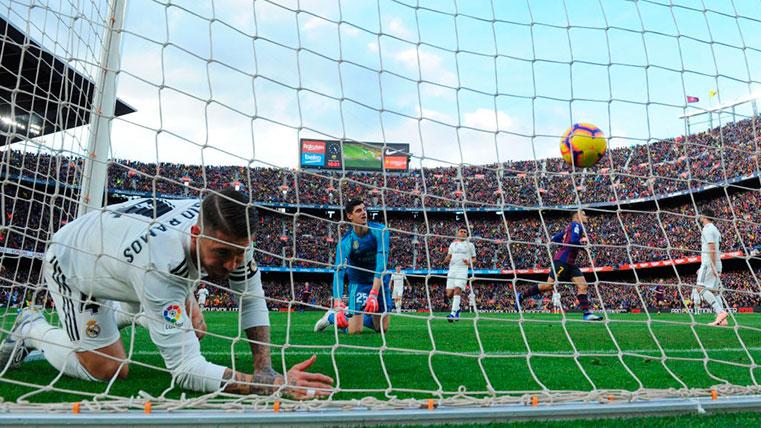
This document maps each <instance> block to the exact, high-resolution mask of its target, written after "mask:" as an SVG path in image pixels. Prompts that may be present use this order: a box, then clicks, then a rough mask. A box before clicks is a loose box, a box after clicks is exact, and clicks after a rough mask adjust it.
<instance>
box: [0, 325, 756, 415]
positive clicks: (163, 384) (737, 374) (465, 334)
mask: <svg viewBox="0 0 761 428" xmlns="http://www.w3.org/2000/svg"><path fill="white" fill-rule="evenodd" d="M320 315H321V314H320V313H317V312H304V313H298V312H297V313H291V314H287V313H276V312H273V313H272V314H271V322H272V326H273V327H272V339H273V343H275V344H276V345H285V347H284V348H281V347H275V348H273V363H274V366H275V367H276V368H278V369H280V368H282V356H283V355H284V356H285V359H286V363H287V365H289V366H290V365H292V364H294V363H296V362H299V361H302V360H304V359H306V358H308V357H309V355H310V354H311V353H316V354H318V359H317V362H316V363H315V365H314V367H313V370H315V371H319V372H323V373H326V374H328V375H330V376H331V377H333V378H335V379H337V380H338V381H339V382H340V387H341V389H344V390H346V389H349V390H351V389H364V390H368V389H369V390H373V391H370V392H364V393H360V392H341V393H338V394H337V395H336V396H335V398H336V399H348V398H359V397H362V396H367V395H371V396H375V397H377V398H381V399H382V398H384V397H386V396H396V397H398V398H408V397H415V398H429V397H437V395H436V392H435V391H437V390H438V389H439V388H441V390H443V391H449V392H454V391H457V390H458V388H464V390H465V391H467V392H469V393H472V394H474V395H481V393H483V392H484V391H486V388H487V386H486V385H487V383H486V378H487V377H488V380H489V382H490V384H491V386H492V387H493V388H494V389H496V390H498V391H505V392H509V391H536V390H540V389H542V388H543V387H546V388H549V389H551V390H583V391H588V390H591V389H593V388H595V387H596V388H605V389H626V390H636V389H638V388H639V387H640V382H641V386H644V387H646V388H680V387H683V386H685V385H686V386H688V387H710V386H713V385H716V384H720V383H722V382H723V381H726V382H729V383H733V384H739V385H750V384H752V379H751V373H750V369H749V368H748V367H745V366H743V365H749V364H751V358H752V359H754V360H755V361H758V360H760V359H761V347H759V344H761V333H759V332H757V331H754V330H752V329H747V328H740V329H737V330H735V329H733V328H711V327H707V326H702V325H699V326H695V328H694V331H693V329H691V328H690V326H689V325H679V324H675V322H688V321H689V318H688V316H687V315H679V314H664V315H658V316H653V322H652V324H651V325H650V327H649V328H648V324H647V323H646V322H644V321H645V320H646V315H644V314H622V315H612V316H611V317H612V318H611V322H610V323H608V324H607V328H606V326H605V324H602V323H584V322H581V321H580V315H579V314H569V315H568V318H569V321H568V322H567V323H566V329H565V331H567V334H566V333H565V332H564V329H563V327H562V325H561V324H560V323H559V320H560V316H559V315H526V320H525V322H524V323H523V324H519V323H518V322H517V316H516V315H506V314H482V317H481V318H480V319H479V320H478V321H477V322H474V320H473V319H472V318H469V317H468V316H467V315H465V318H464V319H462V320H461V321H460V322H458V323H455V324H449V323H448V322H447V321H446V320H445V319H444V318H443V314H438V315H437V318H435V319H432V320H429V319H428V318H427V317H426V315H414V316H404V317H397V316H394V317H393V318H392V320H391V330H390V331H389V332H388V333H387V335H386V338H385V340H386V343H385V347H386V348H385V350H384V351H383V352H380V349H381V347H382V345H383V339H382V337H381V336H380V335H379V334H376V333H365V334H362V335H357V336H348V335H345V334H339V335H338V346H337V347H332V345H334V344H335V343H336V336H335V333H334V331H332V330H329V331H325V332H322V333H313V332H312V326H313V324H314V322H315V321H316V320H317V318H318V317H319V316H320ZM237 317H238V314H237V313H231V312H228V313H225V312H207V313H206V320H207V323H208V327H209V331H210V332H212V333H215V334H218V335H223V336H236V334H237ZM710 319H711V316H710V315H704V316H700V317H698V321H700V322H701V323H705V322H708V321H710ZM737 320H738V321H739V323H740V326H741V327H753V328H755V329H759V328H761V316H759V315H756V314H741V315H737ZM9 322H10V320H9V319H6V320H5V321H4V325H6V326H7V325H8V324H9ZM288 324H290V330H289V329H288V328H287V325H288ZM429 327H430V328H429ZM6 328H7V327H6ZM130 335H131V329H130V328H128V329H125V330H124V331H123V338H124V341H125V344H126V346H127V348H128V349H129V348H130V346H132V347H133V349H134V354H133V360H134V361H135V362H139V363H144V364H149V365H152V366H158V367H163V364H162V360H161V357H160V356H159V355H158V352H157V350H156V348H155V346H154V345H153V344H152V343H151V342H150V339H149V338H148V334H147V332H146V331H145V330H143V329H137V331H136V332H135V340H134V343H131V342H130ZM695 335H697V337H698V338H699V340H700V341H701V342H702V344H703V347H705V348H706V349H707V356H708V357H709V358H710V360H708V362H704V357H705V355H704V354H703V353H702V352H701V351H699V349H700V346H699V345H698V341H697V339H696V337H695ZM738 336H739V338H740V339H742V341H743V342H744V343H745V344H746V347H745V348H743V346H742V345H741V343H740V341H739V339H738ZM479 337H480V345H482V346H483V349H481V347H480V346H479V340H478V338H479ZM612 337H615V341H616V342H617V343H618V346H620V347H621V349H622V350H623V351H625V352H627V353H628V354H626V355H623V356H619V355H618V354H617V352H616V345H615V343H614V341H613V339H612ZM569 339H570V340H569ZM656 340H657V341H658V342H660V345H661V347H660V348H659V346H658V345H657V344H656ZM434 343H435V349H436V350H437V351H440V352H435V353H432V352H430V351H432V350H433V349H434V345H433V344H434ZM526 343H527V344H528V346H529V347H530V348H531V350H532V352H533V353H535V355H532V357H531V358H530V359H527V358H526V353H527V352H526V351H527V347H526ZM573 346H575V347H576V350H577V352H578V353H579V354H580V356H579V357H578V358H573V357H572V356H573ZM230 349H231V341H230V340H229V339H226V338H220V337H213V336H208V337H206V338H205V339H204V340H203V341H202V350H203V352H204V354H205V355H206V356H207V358H208V359H209V360H210V361H212V362H215V363H218V364H224V365H228V366H229V365H230V364H231V360H232V359H231V355H230ZM234 349H235V355H234V356H235V365H236V367H237V368H238V369H240V370H243V371H250V370H251V367H252V358H251V355H250V351H249V350H248V345H247V344H245V343H238V344H236V345H235V346H234ZM659 349H662V350H663V355H664V356H666V357H668V358H662V354H661V351H660V350H659ZM482 352H483V354H481V353H482ZM453 354H454V355H453ZM590 354H593V355H590ZM331 355H334V357H335V366H336V367H337V371H336V369H334V365H333V361H332V359H331ZM480 355H483V358H479V356H480ZM677 358H679V359H677ZM384 368H385V371H386V372H387V373H388V379H387V378H386V376H385V375H384ZM529 368H530V369H529ZM582 369H583V370H584V372H585V373H586V374H587V375H588V379H587V377H585V376H584V375H583V374H582ZM627 369H628V370H627ZM756 370H757V371H756V373H755V375H756V376H757V377H758V376H761V371H758V369H756ZM629 371H631V372H632V373H633V375H632V374H630V373H629ZM532 372H533V375H532ZM57 374H58V373H57V371H56V370H54V369H53V368H52V367H51V366H49V365H48V364H47V363H46V362H45V361H35V362H30V363H26V364H25V365H24V366H23V367H21V368H20V369H18V370H15V371H10V372H7V373H6V374H5V375H4V377H3V379H13V380H18V381H23V382H29V383H34V384H37V385H39V386H45V385H52V386H54V387H55V388H56V389H58V391H49V392H43V393H40V394H36V395H33V396H31V397H28V400H29V401H32V402H41V401H62V400H65V401H75V400H81V399H88V398H91V397H88V396H85V395H81V394H67V393H62V392H61V391H60V389H65V390H73V391H85V392H88V393H95V394H97V393H108V394H110V395H114V396H122V397H130V396H135V395H137V394H138V393H139V392H140V391H146V392H148V393H150V394H153V395H161V394H162V393H164V392H165V390H166V394H167V396H168V397H178V396H179V395H180V393H182V392H184V391H180V390H179V389H177V388H169V385H170V380H171V378H170V376H169V374H167V373H165V372H162V371H158V370H156V369H152V368H149V367H145V366H140V365H138V364H133V365H132V366H131V367H130V375H129V378H128V379H127V380H124V381H118V382H115V383H114V384H113V385H112V386H111V387H110V389H109V388H108V385H107V383H91V382H85V381H79V380H73V379H68V378H65V377H64V378H60V379H56V377H57ZM39 386H38V387H29V386H19V385H12V384H9V383H5V382H3V383H0V396H2V397H3V399H4V400H5V401H14V400H16V399H17V398H19V396H21V395H22V394H25V393H28V392H31V391H38V390H41V389H40V387H39ZM413 390H414V391H413ZM186 393H187V395H188V396H193V395H195V394H194V393H192V392H186Z"/></svg>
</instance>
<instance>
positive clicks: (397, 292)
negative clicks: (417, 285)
mask: <svg viewBox="0 0 761 428" xmlns="http://www.w3.org/2000/svg"><path fill="white" fill-rule="evenodd" d="M402 294H404V287H403V286H402V287H394V289H393V291H392V292H391V297H392V298H394V299H401V298H402Z"/></svg>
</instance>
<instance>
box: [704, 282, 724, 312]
mask: <svg viewBox="0 0 761 428" xmlns="http://www.w3.org/2000/svg"><path fill="white" fill-rule="evenodd" d="M700 295H701V296H703V300H705V301H706V302H708V304H709V305H711V307H712V308H713V311H714V312H716V313H717V314H718V313H720V312H724V305H722V304H721V298H716V296H715V295H714V294H713V292H711V291H710V290H708V289H705V288H704V289H703V291H702V292H701V293H700Z"/></svg>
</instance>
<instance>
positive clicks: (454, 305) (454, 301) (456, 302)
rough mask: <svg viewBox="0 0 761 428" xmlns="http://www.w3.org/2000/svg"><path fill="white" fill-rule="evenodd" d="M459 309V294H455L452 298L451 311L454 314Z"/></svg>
mask: <svg viewBox="0 0 761 428" xmlns="http://www.w3.org/2000/svg"><path fill="white" fill-rule="evenodd" d="M459 310H460V295H459V294H457V295H456V296H454V297H453V298H452V313H453V314H455V313H457V311H459Z"/></svg>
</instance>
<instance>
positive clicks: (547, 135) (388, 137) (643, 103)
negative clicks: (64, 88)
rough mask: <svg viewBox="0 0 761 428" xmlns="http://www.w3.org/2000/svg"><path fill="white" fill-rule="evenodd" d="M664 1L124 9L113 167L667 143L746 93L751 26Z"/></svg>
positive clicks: (536, 153)
mask: <svg viewBox="0 0 761 428" xmlns="http://www.w3.org/2000/svg"><path fill="white" fill-rule="evenodd" d="M668 3H669V2H667V1H665V0H653V1H639V2H634V1H625V0H606V1H599V0H573V1H568V0H566V1H562V0H542V1H528V2H525V1H477V0H468V1H458V2H454V1H423V0H421V1H419V2H418V1H412V0H379V1H375V0H373V1H340V2H339V1H337V0H330V1H329V0H324V1H323V0H308V1H304V0H302V1H300V2H297V1H279V2H277V3H276V2H267V1H257V2H255V3H252V2H250V1H248V0H246V1H243V0H224V1H215V2H198V1H172V4H171V5H167V4H164V3H159V2H155V1H153V0H129V2H128V9H127V19H126V23H125V27H124V28H125V33H124V36H123V58H122V69H123V71H124V72H123V73H121V74H120V77H119V93H118V95H119V97H120V98H122V99H123V100H125V101H126V102H128V103H129V104H131V105H132V106H134V107H135V108H136V109H137V110H138V112H137V113H135V114H132V115H129V116H126V117H124V120H118V121H115V122H114V126H113V154H114V156H115V157H119V158H129V159H136V160H143V161H156V160H157V159H158V160H160V161H167V162H182V163H201V162H204V163H211V164H220V163H222V164H247V163H248V162H249V161H250V160H254V163H253V164H254V165H260V166H261V165H273V166H279V167H296V166H297V165H298V139H299V138H300V137H324V138H331V139H333V138H335V139H341V138H346V139H352V140H358V141H374V142H383V141H385V142H389V143H408V144H410V145H411V151H412V152H413V154H414V155H415V157H416V159H415V160H413V162H412V166H413V167H416V166H419V165H420V164H421V160H420V158H421V157H424V158H425V161H424V164H425V165H426V166H428V165H435V164H440V163H453V164H457V163H460V162H465V163H470V164H484V163H491V162H494V161H496V160H500V161H507V160H515V159H532V158H535V157H536V158H542V157H548V156H557V154H558V147H557V146H558V137H559V135H560V134H562V133H563V131H564V130H565V129H566V128H567V127H568V126H569V125H570V124H571V123H573V122H591V123H594V124H596V125H598V126H599V127H600V128H601V129H603V131H604V132H605V133H606V134H607V135H609V136H611V137H612V138H611V140H610V145H611V147H620V146H623V145H627V144H632V143H641V142H645V141H648V140H650V139H654V138H668V137H674V136H676V135H681V134H683V133H684V129H685V124H684V122H683V121H681V120H679V119H678V116H679V115H680V114H682V113H683V112H684V111H685V110H684V109H685V105H686V99H685V97H686V96H687V95H691V96H696V97H699V98H700V102H699V103H696V104H690V105H689V107H690V108H689V109H688V110H687V111H690V110H692V109H694V108H708V107H710V106H711V105H717V104H718V103H720V102H728V101H731V100H733V99H736V98H739V97H745V96H748V95H749V94H751V93H753V92H754V91H755V90H757V87H758V82H761V51H760V50H759V49H761V10H759V8H758V4H757V3H756V2H751V1H744V0H742V1H734V2H732V1H725V0H713V1H700V0H697V1H692V0H682V1H677V0H675V1H673V6H671V7H668ZM416 6H417V7H416ZM704 6H705V9H707V11H704V10H703V9H704ZM13 7H15V8H17V9H19V10H20V12H16V14H17V15H18V16H15V17H14V16H13V15H14V13H11V14H10V15H11V20H12V21H16V22H18V21H19V18H20V17H24V18H25V17H26V16H27V15H29V16H32V18H33V19H37V20H42V21H44V20H51V19H53V18H52V17H51V14H50V13H48V14H43V13H40V12H39V11H33V12H32V13H31V14H29V13H28V11H26V13H24V8H22V7H21V6H17V5H15V6H13ZM51 7H53V6H51ZM298 7H300V8H301V11H300V12H298V13H297V12H296V10H297V9H298ZM0 13H3V14H5V13H6V11H0ZM735 16H740V18H736V17H735ZM14 18H15V19H14ZM339 23H340V24H339ZM81 31H83V32H84V31H85V30H81ZM32 33H33V36H34V31H32ZM58 37H64V36H63V35H62V34H59V35H58ZM62 40H65V39H62ZM59 42H60V41H59ZM66 43H70V42H69V41H66ZM43 44H45V45H46V46H48V47H50V40H47V41H45V40H43ZM50 48H51V49H52V50H55V47H50ZM381 70H382V72H381ZM749 82H750V83H749ZM298 88H303V89H302V90H298ZM712 89H716V90H718V93H719V95H718V96H717V97H709V96H708V92H709V90H712ZM341 99H343V102H341V101H340V100H341ZM571 100H572V101H571ZM739 111H740V112H741V113H744V114H748V113H749V112H750V110H749V107H748V106H744V107H743V108H742V109H741V110H739ZM158 130H161V132H157V131H158Z"/></svg>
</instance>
